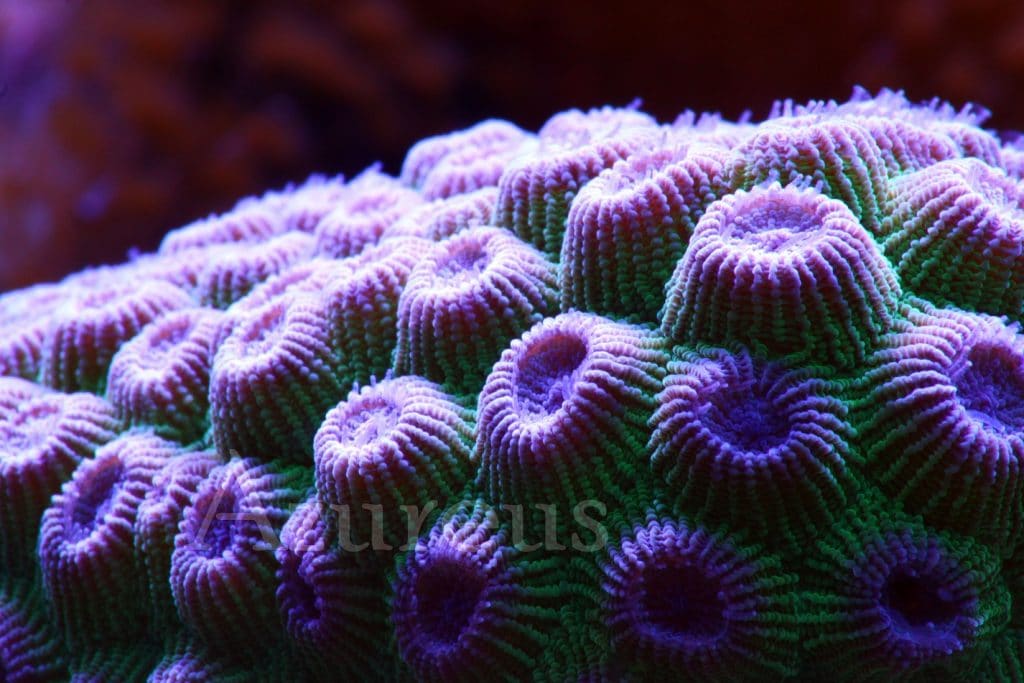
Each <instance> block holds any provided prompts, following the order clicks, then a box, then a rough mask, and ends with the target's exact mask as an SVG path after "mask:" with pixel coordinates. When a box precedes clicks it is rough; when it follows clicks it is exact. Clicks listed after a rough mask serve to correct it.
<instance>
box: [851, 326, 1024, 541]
mask: <svg viewBox="0 0 1024 683" xmlns="http://www.w3.org/2000/svg"><path fill="white" fill-rule="evenodd" d="M908 315H909V317H910V322H909V324H905V325H902V326H901V330H900V331H898V332H894V333H892V334H890V335H888V336H887V337H886V338H885V339H884V341H883V343H882V345H881V348H880V349H879V350H878V352H877V353H875V354H874V355H873V356H872V358H871V359H870V361H869V364H868V370H867V372H866V373H865V375H864V377H863V380H862V382H863V389H862V390H863V397H862V399H861V400H860V405H859V407H858V409H857V410H856V411H855V412H854V416H855V427H856V428H857V432H858V435H859V438H860V441H861V444H862V447H863V450H864V453H865V458H866V467H867V472H868V474H869V475H870V476H871V477H872V478H873V479H874V480H875V481H877V482H878V483H879V484H880V485H881V487H882V489H883V490H884V491H885V492H886V493H888V494H889V495H890V496H893V497H894V498H896V499H897V500H899V501H900V502H901V503H903V505H905V506H906V508H907V509H908V511H909V512H912V513H915V514H921V515H923V516H924V517H925V519H926V520H928V521H929V522H930V523H932V524H935V525H938V526H941V527H944V528H950V529H955V530H957V531H960V532H962V533H965V534H970V535H972V536H977V537H979V538H982V539H984V540H986V541H989V542H993V543H995V544H997V545H998V546H999V547H1002V548H1009V547H1011V546H1012V545H1013V544H1014V543H1016V542H1018V541H1020V540H1021V529H1022V525H1024V509H1022V505H1024V501H1022V498H1024V481H1022V462H1024V337H1022V336H1021V335H1019V334H1017V330H1016V328H1015V327H1007V326H1006V325H1005V324H1004V323H1003V322H1002V321H1000V320H999V319H996V318H991V317H988V316H982V315H978V314H971V313H964V312H962V311H956V310H942V309H934V308H931V307H925V310H923V311H921V310H910V312H909V314H908Z"/></svg>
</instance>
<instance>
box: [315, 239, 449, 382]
mask: <svg viewBox="0 0 1024 683" xmlns="http://www.w3.org/2000/svg"><path fill="white" fill-rule="evenodd" d="M431 246H432V244H431V243H430V242H428V241H427V240H424V239H419V238H414V237H401V238H397V237H396V238H394V239H388V240H385V241H383V242H382V243H381V244H378V245H376V246H373V247H369V248H367V249H366V250H364V251H363V252H362V253H360V254H359V255H358V256H354V257H352V258H351V259H348V260H347V262H348V263H349V264H350V266H351V270H350V272H349V273H348V275H346V276H344V277H339V278H337V279H335V280H333V281H332V282H330V283H329V284H328V285H327V286H326V288H325V289H324V292H323V295H324V301H325V306H326V309H327V322H328V324H329V326H330V331H331V350H332V353H333V354H334V358H335V359H336V360H337V362H338V365H339V370H338V372H339V376H340V377H341V378H342V381H343V383H344V384H345V385H346V386H351V385H352V384H354V383H359V384H366V383H367V382H369V381H370V379H371V378H373V377H377V378H381V377H384V375H385V373H386V372H387V371H388V370H390V369H391V366H392V359H393V354H394V351H395V343H396V339H397V337H398V328H397V318H398V298H399V296H400V295H401V293H402V290H403V289H404V288H405V284H406V282H407V281H408V279H409V273H410V272H411V271H412V268H413V266H414V265H415V264H416V263H417V262H418V261H419V260H420V259H421V258H422V257H423V254H425V253H426V252H427V251H429V249H430V248H431ZM339 395H340V394H335V402H336V401H337V397H338V396H339Z"/></svg>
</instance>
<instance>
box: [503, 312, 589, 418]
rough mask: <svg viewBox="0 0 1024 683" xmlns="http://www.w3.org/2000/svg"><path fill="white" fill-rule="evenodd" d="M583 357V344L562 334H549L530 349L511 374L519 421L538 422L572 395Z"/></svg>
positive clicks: (571, 336)
mask: <svg viewBox="0 0 1024 683" xmlns="http://www.w3.org/2000/svg"><path fill="white" fill-rule="evenodd" d="M586 357H587V344H586V341H585V340H584V339H583V338H582V337H580V336H577V335H574V334H571V333H568V332H565V331H558V332H555V333H552V334H549V335H548V336H547V338H546V339H543V340H539V341H537V342H535V343H534V344H533V345H532V346H530V347H529V348H528V349H527V350H526V351H525V352H524V353H523V354H522V356H521V357H520V358H519V360H518V363H517V365H516V368H515V370H516V372H515V375H513V383H514V385H515V392H516V393H515V398H516V403H517V405H518V412H519V414H520V415H521V416H522V419H523V420H524V421H533V420H541V419H544V418H545V417H548V416H550V415H552V414H553V413H555V412H557V411H558V409H559V408H561V407H562V405H563V404H564V403H565V401H567V400H568V399H569V398H570V397H571V396H572V394H573V392H574V387H575V385H576V382H577V380H578V378H579V375H580V373H581V371H582V369H583V361H584V360H585V359H586Z"/></svg>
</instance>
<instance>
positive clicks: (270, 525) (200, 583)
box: [169, 458, 309, 658]
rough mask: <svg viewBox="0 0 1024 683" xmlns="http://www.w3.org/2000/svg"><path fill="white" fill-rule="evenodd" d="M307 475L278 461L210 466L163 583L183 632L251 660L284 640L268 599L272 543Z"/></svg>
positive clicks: (185, 513) (300, 497)
mask: <svg viewBox="0 0 1024 683" xmlns="http://www.w3.org/2000/svg"><path fill="white" fill-rule="evenodd" d="M308 485H309V477H308V474H307V472H306V471H305V470H304V469H303V468H301V467H297V466H292V465H285V464H283V463H281V462H280V461H274V462H266V463H265V462H260V461H257V460H253V459H237V458H236V459H233V460H231V461H230V462H228V463H226V464H224V465H221V466H220V467H217V468H215V469H213V470H212V471H211V472H210V474H209V475H208V476H207V477H206V479H205V480H204V481H203V482H202V483H201V484H200V485H199V487H198V489H197V490H196V493H195V495H194V496H192V498H191V502H190V504H189V505H188V507H186V508H185V509H184V511H183V512H182V521H181V524H180V526H179V530H178V535H177V536H176V537H175V539H174V552H173V553H172V555H171V564H170V576H169V579H170V586H171V593H172V594H173V596H174V604H175V605H176V606H177V609H178V616H179V617H180V618H181V622H182V623H183V624H184V626H185V628H186V629H187V631H188V632H189V633H191V634H192V635H193V636H195V637H196V638H197V639H198V640H199V641H200V642H202V643H203V644H204V645H205V646H207V647H209V648H211V649H212V650H215V651H218V652H221V653H227V654H230V655H232V656H239V655H240V654H244V655H246V656H248V657H251V658H258V656H259V655H260V653H261V652H262V651H263V650H264V649H265V648H267V647H272V646H274V644H275V643H279V642H280V641H281V638H282V637H283V633H282V631H281V627H280V624H279V622H278V618H277V608H276V605H275V603H274V593H275V591H276V587H277V586H276V579H275V559H274V552H273V550H274V544H275V543H276V542H277V539H278V534H280V532H281V527H283V526H284V524H285V522H286V521H287V520H288V514H289V511H290V509H291V508H292V507H293V506H295V505H297V504H298V503H299V502H300V501H301V500H303V499H304V498H305V497H306V493H307V487H308Z"/></svg>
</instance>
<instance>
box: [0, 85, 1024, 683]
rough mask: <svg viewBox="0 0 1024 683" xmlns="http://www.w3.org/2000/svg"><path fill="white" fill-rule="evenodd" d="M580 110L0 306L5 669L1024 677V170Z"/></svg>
mask: <svg viewBox="0 0 1024 683" xmlns="http://www.w3.org/2000/svg"><path fill="white" fill-rule="evenodd" d="M986 116H987V112H985V111H984V110H980V109H978V108H975V107H966V108H963V109H959V110H957V109H954V108H953V107H952V106H950V105H948V104H945V103H943V102H939V101H933V102H928V103H923V104H915V103H911V102H909V101H908V100H907V99H906V98H905V97H904V96H903V95H902V94H901V93H898V92H893V91H887V90H886V91H882V92H880V93H878V94H869V93H867V92H865V91H863V90H857V91H855V92H854V94H853V96H852V97H851V99H850V100H849V101H847V102H843V103H838V102H832V101H828V102H821V101H815V102H810V103H807V104H796V103H794V102H791V101H783V102H780V103H778V104H777V106H776V107H775V108H774V109H773V111H772V113H771V115H770V116H769V117H768V118H767V119H766V120H765V121H762V122H760V123H754V122H752V121H750V120H742V121H740V122H731V121H726V120H724V119H722V118H720V117H718V116H715V115H697V114H694V113H692V112H686V113H684V114H682V115H680V116H679V117H678V118H677V119H676V120H675V121H673V122H659V121H657V120H655V119H654V118H653V117H651V116H649V115H647V114H645V113H644V112H642V111H640V110H639V108H638V107H636V106H631V107H625V108H613V107H606V108H603V109H595V110H590V111H579V110H572V111H567V112H562V113H559V114H557V115H555V116H553V117H552V118H551V119H550V120H549V121H548V122H547V123H546V124H545V125H544V126H542V127H541V128H540V129H539V130H538V131H536V132H531V131H526V130H522V129H520V128H519V127H517V126H515V125H514V124H512V123H509V122H507V121H496V120H491V121H485V122H483V123H480V124H478V125H476V126H474V127H472V128H469V129H466V130H462V131H457V132H454V133H450V134H447V135H440V136H437V137H433V138H428V139H425V140H422V141H421V142H419V143H418V144H417V145H415V146H414V147H413V148H412V149H411V150H410V151H409V154H408V156H407V157H406V161H405V164H404V167H403V168H402V169H401V171H400V172H399V173H397V174H396V175H393V176H392V175H388V174H386V173H385V172H384V171H383V170H382V168H380V167H373V168H370V169H367V170H366V171H365V172H363V173H362V174H360V175H358V176H356V177H354V178H351V179H346V178H342V177H319V176H318V177H313V178H310V179H308V180H307V181H305V182H304V183H301V184H297V185H294V186H289V187H286V188H284V189H282V190H278V191H271V192H268V193H266V194H264V195H263V196H259V197H252V198H248V199H244V200H242V201H241V202H239V204H238V205H237V207H236V208H235V209H233V210H231V211H230V212H227V213H225V214H222V215H213V216H209V217H205V218H201V219H199V220H196V221H195V222H194V223H191V224H189V225H186V226H184V227H181V228H179V229H177V230H175V231H173V232H172V233H170V234H168V235H167V237H166V238H165V239H164V241H163V243H162V245H161V247H160V248H159V249H158V250H157V251H156V252H155V253H151V254H139V255H136V256H134V257H133V258H132V260H130V261H128V262H126V263H123V264H120V265H116V266H105V267H101V268H94V269H90V270H85V271H82V272H79V273H76V274H74V275H71V276H69V277H68V278H66V279H65V280H63V281H61V282H57V283H51V284H40V285H36V286H33V287H30V288H27V289H22V290H17V291H12V292H9V293H7V294H4V295H2V296H0V682H2V683H40V682H41V683H47V682H49V681H55V682H56V681H68V680H72V681H79V682H82V683H85V682H87V681H88V682H110V683H114V682H117V683H132V682H134V681H140V682H145V681H152V682H165V683H174V682H186V681H239V682H243V681H245V682H251V681H257V682H267V683H285V682H286V681H287V682H291V681H299V682H302V681H310V682H313V683H316V682H321V681H324V682H326V681H374V680H377V681H441V682H449V681H542V682H551V683H556V682H557V683H563V682H567V681H604V682H607V683H618V682H620V681H666V682H671V681H684V682H685V681H704V682H708V683H711V682H718V681H728V682H732V681H757V682H758V683H767V682H769V681H784V680H789V681H879V682H883V683H884V682H888V681H965V682H967V681H970V682H974V681H982V682H984V681H989V682H993V683H995V682H1002V681H1024V334H1022V333H1021V330H1020V324H1021V323H1022V322H1024V163H1022V161H1021V160H1022V159H1024V148H1022V147H1020V146H1018V143H1016V142H1014V141H1013V140H1008V139H1003V138H1001V137H1000V136H999V135H997V134H996V133H994V132H991V131H988V130H986V129H985V128H984V127H983V124H984V122H985V118H986Z"/></svg>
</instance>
